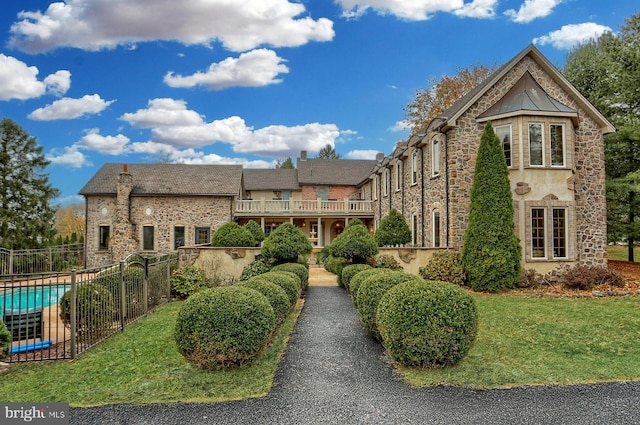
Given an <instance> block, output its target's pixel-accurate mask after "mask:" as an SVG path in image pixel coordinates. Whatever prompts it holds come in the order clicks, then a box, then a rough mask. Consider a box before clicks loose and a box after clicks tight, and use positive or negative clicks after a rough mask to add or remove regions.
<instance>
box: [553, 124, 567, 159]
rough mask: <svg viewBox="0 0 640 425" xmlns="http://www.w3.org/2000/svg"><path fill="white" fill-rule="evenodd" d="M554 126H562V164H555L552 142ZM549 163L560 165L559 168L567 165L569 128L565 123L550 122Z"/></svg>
mask: <svg viewBox="0 0 640 425" xmlns="http://www.w3.org/2000/svg"><path fill="white" fill-rule="evenodd" d="M553 126H558V127H561V128H562V164H560V165H554V164H553V149H552V147H551V142H552V140H553V139H552V138H551V127H553ZM549 157H550V159H549V161H550V163H549V165H550V166H551V167H558V168H563V167H566V166H567V129H566V126H565V125H564V124H563V123H553V122H552V123H549Z"/></svg>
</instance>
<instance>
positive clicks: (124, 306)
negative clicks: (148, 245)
mask: <svg viewBox="0 0 640 425" xmlns="http://www.w3.org/2000/svg"><path fill="white" fill-rule="evenodd" d="M124 270H125V262H124V261H120V300H119V301H120V302H119V304H120V330H121V331H124V326H125V324H126V321H125V314H126V311H127V299H126V294H125V292H124Z"/></svg>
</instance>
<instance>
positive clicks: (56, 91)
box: [44, 70, 71, 96]
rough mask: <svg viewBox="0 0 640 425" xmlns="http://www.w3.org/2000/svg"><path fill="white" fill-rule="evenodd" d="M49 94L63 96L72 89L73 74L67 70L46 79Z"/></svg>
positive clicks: (45, 83)
mask: <svg viewBox="0 0 640 425" xmlns="http://www.w3.org/2000/svg"><path fill="white" fill-rule="evenodd" d="M44 85H45V86H46V89H47V93H49V94H52V95H54V96H62V95H63V94H65V93H66V92H67V90H69V88H71V73H70V72H69V71H66V70H60V71H57V72H56V73H55V74H51V75H48V76H47V77H46V78H45V79H44Z"/></svg>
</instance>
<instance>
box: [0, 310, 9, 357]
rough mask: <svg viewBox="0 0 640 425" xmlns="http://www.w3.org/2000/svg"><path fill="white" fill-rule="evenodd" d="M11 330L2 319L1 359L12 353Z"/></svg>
mask: <svg viewBox="0 0 640 425" xmlns="http://www.w3.org/2000/svg"><path fill="white" fill-rule="evenodd" d="M11 338H12V337H11V332H9V330H8V329H7V326H6V325H5V324H4V322H3V321H2V320H0V361H2V360H4V359H5V358H7V356H8V355H9V354H10V353H11Z"/></svg>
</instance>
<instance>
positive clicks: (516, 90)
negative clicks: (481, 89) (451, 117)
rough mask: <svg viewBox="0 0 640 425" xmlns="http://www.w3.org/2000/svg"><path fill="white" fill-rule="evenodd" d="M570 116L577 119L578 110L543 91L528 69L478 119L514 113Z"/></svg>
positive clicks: (501, 116) (482, 119)
mask: <svg viewBox="0 0 640 425" xmlns="http://www.w3.org/2000/svg"><path fill="white" fill-rule="evenodd" d="M523 113H524V114H528V113H531V114H536V115H556V116H570V117H573V118H574V119H575V120H576V124H577V119H578V111H576V110H575V109H572V108H570V107H568V106H566V105H563V104H562V103H560V102H558V101H557V100H555V99H554V98H552V97H551V96H549V95H548V94H547V92H545V91H544V89H543V88H542V87H541V86H540V84H538V82H537V81H536V80H535V79H534V78H533V76H532V75H531V73H530V72H529V71H527V72H525V73H524V74H523V75H522V77H520V79H519V80H518V82H517V83H515V84H514V85H513V87H511V88H510V89H509V91H508V92H507V93H506V94H505V95H504V96H503V97H502V99H500V100H499V101H498V102H496V103H495V104H494V105H493V106H492V107H490V108H489V109H487V110H486V111H484V112H483V113H482V114H480V115H479V116H478V121H480V122H482V121H484V120H488V119H490V118H491V119H497V118H503V117H508V116H512V115H515V114H523Z"/></svg>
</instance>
